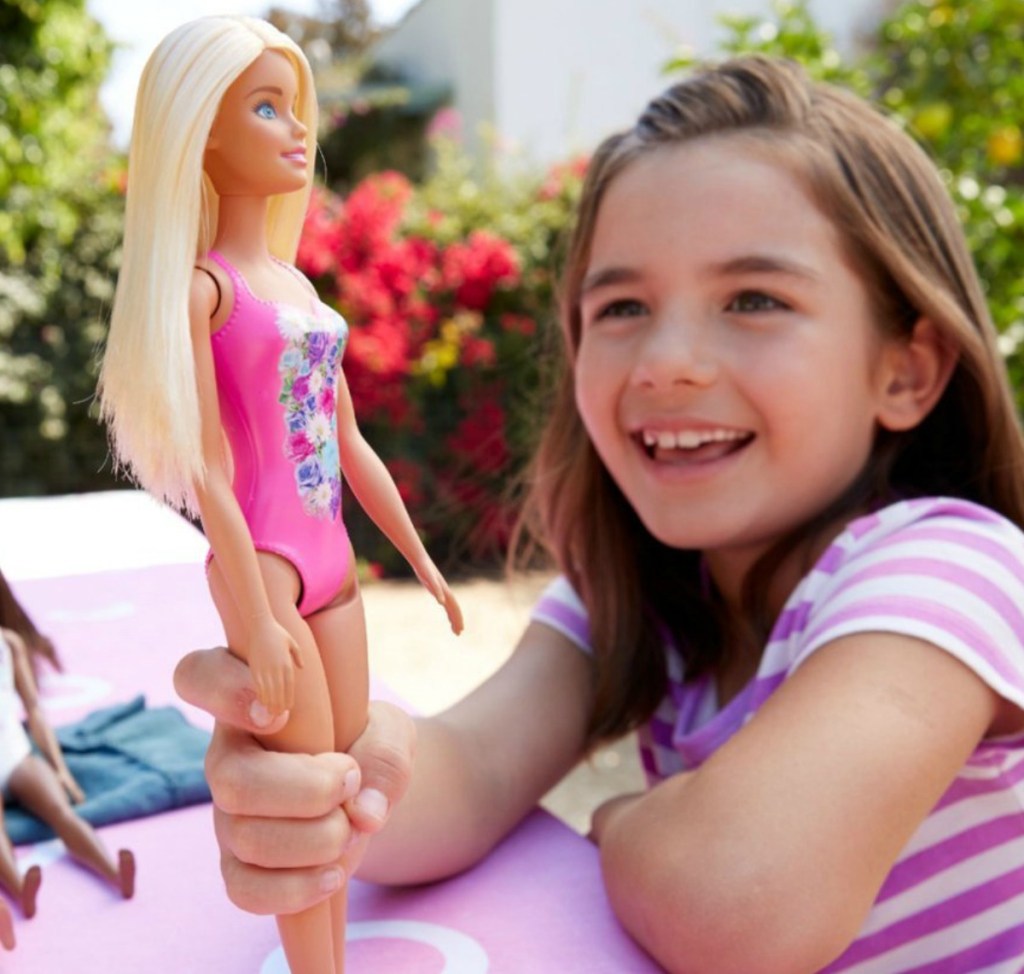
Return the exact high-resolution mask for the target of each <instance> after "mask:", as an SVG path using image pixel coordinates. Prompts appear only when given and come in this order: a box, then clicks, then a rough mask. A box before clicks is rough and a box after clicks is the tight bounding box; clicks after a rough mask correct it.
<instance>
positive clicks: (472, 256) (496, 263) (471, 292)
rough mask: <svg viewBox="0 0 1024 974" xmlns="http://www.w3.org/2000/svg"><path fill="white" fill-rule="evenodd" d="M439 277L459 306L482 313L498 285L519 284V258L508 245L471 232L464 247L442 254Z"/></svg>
mask: <svg viewBox="0 0 1024 974" xmlns="http://www.w3.org/2000/svg"><path fill="white" fill-rule="evenodd" d="M441 275H442V280H443V282H444V285H445V287H447V288H448V289H450V290H452V291H454V292H455V300H456V301H457V302H458V304H459V305H461V306H462V307H463V308H467V309H469V310H470V311H483V310H484V308H485V307H486V306H487V303H488V302H489V301H490V300H491V296H492V295H493V293H494V291H495V289H496V288H497V287H498V286H499V285H505V286H507V287H510V286H514V285H515V284H516V282H517V281H518V280H519V257H518V255H517V254H516V252H515V250H514V249H513V248H512V245H511V244H509V243H508V241H506V240H503V239H502V238H501V237H497V236H495V235H494V234H492V233H488V232H487V231H486V230H474V231H473V232H472V233H471V234H470V235H469V239H468V241H467V242H466V243H464V244H461V243H456V244H452V245H451V246H450V247H449V248H448V249H447V250H446V251H445V252H444V257H443V258H442V266H441Z"/></svg>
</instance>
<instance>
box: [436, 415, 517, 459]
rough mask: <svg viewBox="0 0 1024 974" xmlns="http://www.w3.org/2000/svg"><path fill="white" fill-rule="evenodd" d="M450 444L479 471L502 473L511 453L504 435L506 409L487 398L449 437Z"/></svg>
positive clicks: (453, 449)
mask: <svg viewBox="0 0 1024 974" xmlns="http://www.w3.org/2000/svg"><path fill="white" fill-rule="evenodd" d="M448 448H449V449H450V450H451V451H452V452H453V453H454V454H456V455H457V456H460V457H462V458H464V459H466V460H467V461H469V462H470V464H471V465H472V467H473V468H474V469H475V470H477V471H478V472H480V473H499V472H500V471H501V470H503V469H504V468H505V466H506V465H507V464H508V462H509V458H510V456H511V452H510V451H509V448H508V441H507V440H506V438H505V411H504V410H503V409H502V408H501V406H500V405H499V404H498V403H497V402H494V401H493V400H484V402H482V403H480V404H478V405H477V406H475V408H474V409H473V411H472V412H471V413H469V414H468V415H467V416H466V417H465V418H463V420H462V422H461V423H459V425H458V427H457V428H456V430H455V432H454V433H453V434H452V435H451V436H450V437H448Z"/></svg>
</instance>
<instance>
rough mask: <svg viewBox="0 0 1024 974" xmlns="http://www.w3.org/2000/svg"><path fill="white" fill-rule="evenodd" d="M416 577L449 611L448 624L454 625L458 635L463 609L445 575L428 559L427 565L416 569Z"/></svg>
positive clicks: (453, 628) (460, 629)
mask: <svg viewBox="0 0 1024 974" xmlns="http://www.w3.org/2000/svg"><path fill="white" fill-rule="evenodd" d="M416 577H417V578H418V579H419V580H420V584H421V585H422V586H423V587H424V588H425V589H426V590H427V591H428V592H429V593H430V594H431V595H433V596H434V598H435V599H437V601H438V604H439V605H440V606H441V607H442V608H443V609H444V611H445V612H446V613H447V615H448V624H449V625H450V626H451V627H452V632H453V633H455V635H456V636H457V635H458V634H459V633H460V632H462V609H461V607H460V606H459V603H458V600H457V599H456V598H455V595H454V593H453V592H452V590H451V589H450V588H449V587H448V583H447V582H446V581H445V580H444V576H443V575H442V574H441V573H440V571H438V569H437V566H436V565H435V564H434V563H433V562H432V561H428V562H427V564H426V566H424V567H423V568H417V569H416Z"/></svg>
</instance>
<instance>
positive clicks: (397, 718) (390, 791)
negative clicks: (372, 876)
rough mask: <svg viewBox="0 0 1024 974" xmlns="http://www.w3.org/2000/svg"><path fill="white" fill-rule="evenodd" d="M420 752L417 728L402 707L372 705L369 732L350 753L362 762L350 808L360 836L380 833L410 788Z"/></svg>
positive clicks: (347, 808) (348, 807) (348, 808)
mask: <svg viewBox="0 0 1024 974" xmlns="http://www.w3.org/2000/svg"><path fill="white" fill-rule="evenodd" d="M415 752H416V725H415V724H414V723H413V721H412V718H411V717H410V716H409V715H408V714H407V713H405V712H404V711H403V710H401V709H399V708H398V707H395V706H392V705H391V704H388V703H383V702H381V701H371V703H370V709H369V720H368V722H367V725H366V730H364V731H363V733H362V734H361V735H360V736H359V737H358V738H357V739H356V741H355V743H354V744H353V745H352V747H351V748H350V753H351V755H352V757H353V758H355V760H356V761H358V762H359V768H360V771H361V772H362V781H361V784H360V789H359V793H358V795H356V797H355V799H354V800H353V801H350V802H348V803H347V804H346V806H345V810H346V811H347V812H348V815H349V818H350V819H351V821H352V825H353V827H354V828H356V829H357V830H358V831H360V832H366V833H369V834H372V833H375V832H379V831H380V830H381V829H382V828H383V827H384V824H385V823H386V822H387V819H388V815H389V814H390V813H391V809H392V808H394V806H395V804H396V803H397V802H398V801H400V800H401V798H402V796H403V795H404V794H405V791H406V789H407V788H408V787H409V780H410V778H411V776H412V763H413V758H414V756H415Z"/></svg>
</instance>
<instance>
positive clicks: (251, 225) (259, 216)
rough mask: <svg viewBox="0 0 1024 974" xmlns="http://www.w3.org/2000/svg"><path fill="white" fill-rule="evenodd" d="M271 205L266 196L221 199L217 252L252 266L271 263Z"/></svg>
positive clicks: (218, 216) (216, 241) (218, 213)
mask: <svg viewBox="0 0 1024 974" xmlns="http://www.w3.org/2000/svg"><path fill="white" fill-rule="evenodd" d="M268 204H269V199H268V198H267V197H265V196H221V197H220V205H219V208H218V210H217V237H216V239H215V240H214V242H213V247H214V249H215V250H220V251H224V252H225V254H226V255H227V256H229V257H231V258H232V260H233V261H237V262H238V263H242V264H247V265H250V266H254V265H257V264H261V263H266V262H269V261H270V248H269V247H268V244H267V206H268Z"/></svg>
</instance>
